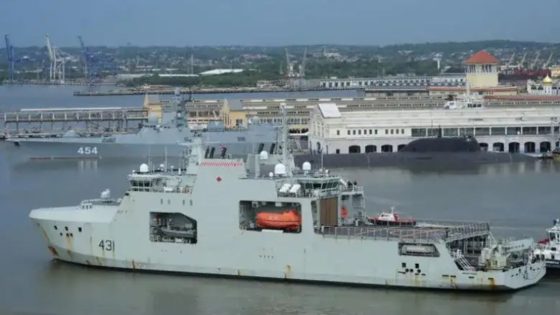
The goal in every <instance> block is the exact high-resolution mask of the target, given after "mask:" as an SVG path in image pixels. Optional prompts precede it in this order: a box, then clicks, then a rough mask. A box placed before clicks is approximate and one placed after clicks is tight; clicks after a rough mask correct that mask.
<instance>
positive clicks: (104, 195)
mask: <svg viewBox="0 0 560 315" xmlns="http://www.w3.org/2000/svg"><path fill="white" fill-rule="evenodd" d="M109 198H111V191H110V190H109V189H105V190H104V191H102V192H101V199H109Z"/></svg>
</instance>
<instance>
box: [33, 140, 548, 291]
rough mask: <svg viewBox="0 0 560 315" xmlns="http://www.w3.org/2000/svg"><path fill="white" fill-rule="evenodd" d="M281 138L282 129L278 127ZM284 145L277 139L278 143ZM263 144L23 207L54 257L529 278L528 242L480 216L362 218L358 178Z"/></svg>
mask: <svg viewBox="0 0 560 315" xmlns="http://www.w3.org/2000/svg"><path fill="white" fill-rule="evenodd" d="M284 138H285V137H284ZM283 143H286V142H283ZM283 143H282V152H283V154H282V155H281V156H277V155H269V154H267V152H263V153H261V154H258V155H251V156H250V157H249V158H248V159H247V160H246V161H245V160H243V159H228V158H221V157H217V158H205V157H204V152H203V149H202V146H201V145H200V144H198V143H197V141H195V142H194V143H193V144H192V145H191V146H190V152H189V154H188V159H187V163H186V165H184V166H181V167H179V168H177V169H173V170H172V169H169V168H168V167H165V166H164V167H163V168H162V169H150V168H149V167H148V165H145V164H144V165H142V166H141V167H140V168H139V170H138V171H136V172H133V173H132V174H130V175H129V182H130V188H129V189H128V191H127V192H126V193H125V195H124V196H123V197H122V198H120V199H117V200H114V199H111V198H110V197H109V196H108V193H107V192H105V193H104V194H103V196H102V198H100V199H94V200H86V201H83V202H82V203H81V204H80V205H78V206H73V207H59V208H43V209H36V210H33V211H31V213H30V218H31V219H32V221H33V222H34V224H35V225H36V226H37V228H38V229H39V230H40V231H41V233H42V235H43V236H44V238H45V240H46V242H47V246H48V248H49V249H50V252H51V253H52V255H53V256H54V257H55V258H56V259H60V260H64V261H68V262H73V263H78V264H83V265H92V266H102V267H112V268H125V269H135V270H151V271H168V272H183V273H196V274H212V275H223V276H235V277H257V278H271V279H290V280H309V281H324V282H333V283H352V284H364V285H382V286H400V287H412V288H438V289H476V290H511V289H519V288H523V287H526V286H529V285H533V284H535V283H537V282H538V281H539V280H540V279H541V278H542V277H543V276H544V274H545V265H544V261H542V260H539V259H538V258H537V257H533V256H532V251H533V245H534V242H533V241H532V240H520V241H513V242H501V241H497V240H495V239H494V237H493V236H492V234H491V232H490V228H489V225H488V224H486V223H453V222H421V221H417V222H416V224H414V225H405V226H387V225H374V224H371V223H369V222H368V220H367V217H366V216H365V212H366V211H365V202H364V191H363V188H362V187H360V186H357V185H356V184H355V183H350V182H348V181H345V180H344V179H343V178H341V177H339V176H336V175H333V174H330V173H329V172H328V171H327V170H315V171H313V170H312V168H311V165H310V164H309V163H304V165H302V168H301V169H297V168H295V167H294V165H293V163H292V159H291V158H290V155H289V154H288V153H287V150H286V148H285V146H284V145H283Z"/></svg>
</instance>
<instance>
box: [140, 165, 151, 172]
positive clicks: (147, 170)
mask: <svg viewBox="0 0 560 315" xmlns="http://www.w3.org/2000/svg"><path fill="white" fill-rule="evenodd" d="M149 171H150V168H149V167H148V164H146V163H142V164H140V170H139V172H140V173H148V172H149Z"/></svg>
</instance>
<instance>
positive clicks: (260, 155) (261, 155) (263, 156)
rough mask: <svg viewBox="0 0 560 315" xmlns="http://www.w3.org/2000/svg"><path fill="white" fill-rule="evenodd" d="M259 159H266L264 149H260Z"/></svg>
mask: <svg viewBox="0 0 560 315" xmlns="http://www.w3.org/2000/svg"><path fill="white" fill-rule="evenodd" d="M259 159H261V160H268V152H266V151H261V153H260V154H259Z"/></svg>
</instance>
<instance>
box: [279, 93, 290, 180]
mask: <svg viewBox="0 0 560 315" xmlns="http://www.w3.org/2000/svg"><path fill="white" fill-rule="evenodd" d="M280 109H281V110H282V163H283V164H284V165H285V166H286V175H287V176H292V163H290V160H289V157H288V117H287V113H288V109H287V106H286V103H281V104H280Z"/></svg>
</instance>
